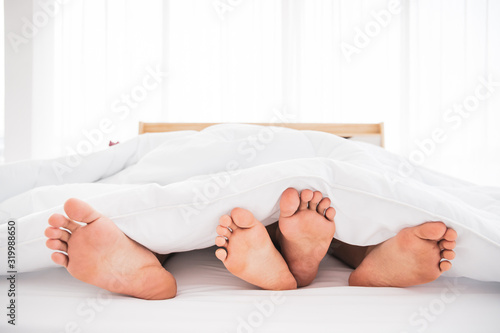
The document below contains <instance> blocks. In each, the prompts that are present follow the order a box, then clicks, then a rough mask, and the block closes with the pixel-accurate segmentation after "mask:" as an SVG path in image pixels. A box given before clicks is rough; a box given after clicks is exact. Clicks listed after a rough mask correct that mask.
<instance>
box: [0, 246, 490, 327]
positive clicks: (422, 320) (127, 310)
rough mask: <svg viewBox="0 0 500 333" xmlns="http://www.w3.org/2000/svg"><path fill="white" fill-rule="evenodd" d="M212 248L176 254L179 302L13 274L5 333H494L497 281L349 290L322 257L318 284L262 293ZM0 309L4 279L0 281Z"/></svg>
mask: <svg viewBox="0 0 500 333" xmlns="http://www.w3.org/2000/svg"><path fill="white" fill-rule="evenodd" d="M214 250H215V249H214V248H208V249H203V250H197V251H190V252H185V253H179V254H175V255H173V256H172V257H171V258H170V259H169V260H168V261H167V263H166V268H167V269H168V270H169V271H170V272H172V273H173V274H174V276H175V277H176V279H177V283H178V295H177V297H176V298H174V299H170V300H163V301H145V300H140V299H136V298H132V297H128V296H123V295H118V294H111V293H109V292H107V291H104V290H101V289H99V288H97V287H94V286H92V285H88V284H85V283H83V282H80V281H78V280H76V279H74V278H73V277H71V276H70V275H69V274H68V273H67V271H66V270H65V269H64V268H60V269H46V270H41V271H37V272H31V273H26V274H21V275H18V276H17V279H18V280H17V292H18V295H17V296H18V298H17V325H16V326H15V328H14V327H12V326H11V325H8V324H7V319H6V317H5V315H4V314H3V315H2V320H1V322H0V331H1V332H51V333H53V332H141V331H142V332H217V333H221V332H384V333H388V332H398V333H403V332H408V333H410V332H440V333H442V332H482V333H483V332H499V331H500V316H499V314H500V283H498V282H479V281H475V280H472V279H467V278H446V277H441V278H439V279H438V280H436V281H434V282H432V283H429V284H426V285H422V286H415V287H411V288H404V289H400V288H362V287H349V286H347V279H348V276H349V274H350V272H351V269H350V268H348V267H347V266H345V265H344V264H342V263H341V262H339V261H337V260H336V259H334V258H333V257H330V256H327V257H326V258H325V259H324V260H323V262H322V263H321V266H320V269H319V273H318V276H317V278H316V280H315V281H314V282H313V283H312V284H311V285H310V286H308V287H305V288H301V289H298V290H293V291H279V292H278V291H265V290H260V289H258V288H256V287H254V286H252V285H250V284H248V283H246V282H244V281H242V280H240V279H238V278H236V277H234V276H232V275H231V274H230V273H229V272H228V271H227V270H226V269H225V268H224V266H223V265H222V263H221V262H220V261H218V260H217V259H216V258H215V256H214V255H213V253H214ZM0 290H1V295H2V297H3V299H2V305H3V306H2V308H3V309H4V310H3V312H5V311H6V310H5V306H4V305H5V304H6V300H5V297H6V292H5V291H6V290H7V281H6V280H5V279H2V281H1V282H0Z"/></svg>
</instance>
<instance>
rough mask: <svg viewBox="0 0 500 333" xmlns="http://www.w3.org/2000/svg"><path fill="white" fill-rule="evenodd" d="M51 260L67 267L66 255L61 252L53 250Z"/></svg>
mask: <svg viewBox="0 0 500 333" xmlns="http://www.w3.org/2000/svg"><path fill="white" fill-rule="evenodd" d="M51 258H52V261H53V262H55V263H56V264H58V265H61V266H64V267H68V256H67V255H64V254H62V253H61V252H54V253H52V256H51Z"/></svg>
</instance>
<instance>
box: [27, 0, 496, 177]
mask: <svg viewBox="0 0 500 333" xmlns="http://www.w3.org/2000/svg"><path fill="white" fill-rule="evenodd" d="M51 1H58V0H51ZM45 2H46V1H45ZM35 4H36V1H35ZM36 6H37V5H35V9H34V11H35V12H36V10H37V7H36ZM499 25H500V0H463V1H456V0H437V1H436V0H434V1H431V0H420V1H416V0H412V1H403V2H401V3H399V2H396V1H394V0H389V1H388V0H370V1H368V0H314V1H312V0H309V1H306V0H240V1H236V0H233V1H228V0H215V1H213V0H164V1H161V0H148V1H141V0H70V1H68V2H67V4H65V5H61V10H60V12H59V14H58V15H56V16H55V17H54V22H53V27H52V26H51V27H49V28H47V29H46V30H47V31H48V32H47V33H46V34H44V35H43V36H41V37H37V38H35V39H34V40H33V43H34V62H33V66H34V68H33V72H34V80H33V82H34V86H33V95H34V96H33V100H34V103H33V104H34V107H33V109H34V112H33V119H34V120H33V121H36V123H37V124H40V126H34V127H33V131H34V133H33V137H32V145H33V149H32V155H31V156H30V157H35V158H44V157H52V156H56V155H60V154H67V153H71V152H73V151H77V150H78V149H80V150H81V151H85V149H87V150H88V149H89V146H85V147H84V145H82V142H91V143H92V147H91V149H102V148H104V147H105V146H106V144H107V142H108V141H109V140H113V141H123V140H126V139H128V138H130V137H132V136H134V135H136V133H137V123H138V121H169V122H276V121H277V117H276V114H277V113H280V114H282V115H284V118H285V119H286V120H287V121H288V122H384V123H385V124H386V130H387V146H388V147H387V148H388V149H389V150H391V151H394V152H397V153H401V154H404V155H406V156H408V157H410V158H411V161H412V163H414V164H424V165H426V166H428V167H431V168H434V169H436V170H438V171H441V172H445V173H448V174H451V175H454V176H457V177H460V178H465V179H468V180H471V181H474V182H478V183H481V184H487V185H488V184H490V185H500V173H499V172H498V171H497V170H500V134H499V133H500V131H498V129H497V128H498V127H500V108H499V105H500V102H499V100H500V86H498V85H497V86H493V88H492V89H493V90H494V91H492V93H491V96H489V97H488V98H485V99H482V100H480V101H479V100H478V105H477V107H476V108H474V110H473V111H471V112H469V113H470V116H468V117H466V116H462V115H460V114H458V113H453V112H451V113H450V111H448V109H449V108H450V107H453V105H454V104H456V103H464V101H468V102H469V103H473V102H474V100H473V98H472V97H474V93H475V90H476V88H477V86H478V85H479V84H480V83H481V78H484V79H485V80H488V78H490V79H491V78H492V80H493V81H494V82H498V81H500V68H499V66H500V60H499V59H500V26H499ZM47 62H49V65H48V64H47ZM152 72H166V73H167V74H166V75H161V79H160V81H161V82H159V83H161V84H158V85H155V84H154V83H155V81H154V80H153V78H151V73H152ZM158 75H159V74H157V76H158ZM144 80H146V81H147V82H148V83H149V85H148V87H149V88H150V89H149V88H148V89H146V88H145V86H144V84H143V81H144ZM157 83H158V82H157ZM153 86H154V87H153ZM480 92H481V93H484V88H481V90H480ZM127 96H128V97H127ZM470 96H472V97H470ZM476 99H477V98H476ZM469 108H470V107H469ZM462 113H463V114H465V112H462ZM451 117H453V118H451ZM457 117H459V118H460V120H459V118H457ZM451 119H453V120H451ZM103 121H104V123H105V125H107V126H104V127H105V128H106V129H108V130H106V131H101V126H102V124H103ZM458 122H460V124H459V123H458ZM110 128H111V129H110ZM99 131H100V132H102V134H103V135H102V138H101V136H100V134H99ZM436 131H437V132H436ZM436 133H437V134H436ZM438 134H439V135H438ZM437 138H438V139H437ZM435 139H437V140H435ZM429 140H431V141H432V142H431V141H429Z"/></svg>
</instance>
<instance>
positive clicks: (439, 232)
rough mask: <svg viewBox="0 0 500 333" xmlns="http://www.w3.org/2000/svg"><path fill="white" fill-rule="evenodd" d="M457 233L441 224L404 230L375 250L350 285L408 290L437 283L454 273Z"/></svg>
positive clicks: (354, 273)
mask: <svg viewBox="0 0 500 333" xmlns="http://www.w3.org/2000/svg"><path fill="white" fill-rule="evenodd" d="M456 239H457V233H456V231H455V230H453V229H450V228H448V227H447V226H446V225H445V224H444V223H442V222H427V223H423V224H421V225H418V226H415V227H410V228H405V229H403V230H401V231H400V232H399V233H398V234H397V235H396V236H394V237H393V238H390V239H389V240H387V241H385V242H383V243H381V244H379V245H376V246H372V247H368V249H367V254H366V257H365V258H364V260H363V261H362V262H361V264H360V265H359V267H357V268H356V269H355V270H354V272H352V273H351V275H350V277H349V285H351V286H366V287H409V286H414V285H419V284H424V283H428V282H431V281H434V280H436V279H437V278H438V277H439V276H440V275H441V274H442V273H443V272H445V271H447V270H450V269H451V262H450V261H449V260H452V259H454V258H455V252H454V251H453V249H454V248H455V245H456Z"/></svg>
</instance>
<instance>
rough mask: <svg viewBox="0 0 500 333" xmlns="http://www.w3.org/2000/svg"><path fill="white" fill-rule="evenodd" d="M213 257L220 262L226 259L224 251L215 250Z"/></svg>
mask: <svg viewBox="0 0 500 333" xmlns="http://www.w3.org/2000/svg"><path fill="white" fill-rule="evenodd" d="M215 256H216V257H217V259H219V260H220V261H222V262H224V261H226V258H227V251H226V249H217V250H216V251H215Z"/></svg>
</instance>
